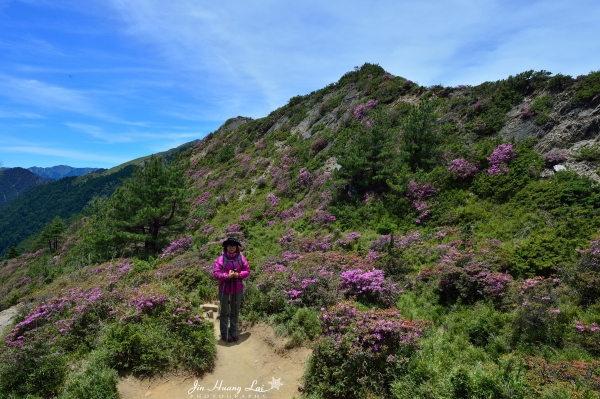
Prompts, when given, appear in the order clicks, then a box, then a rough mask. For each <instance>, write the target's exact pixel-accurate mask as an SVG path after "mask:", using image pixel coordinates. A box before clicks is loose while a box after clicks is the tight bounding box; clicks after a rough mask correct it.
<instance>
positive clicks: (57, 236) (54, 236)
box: [37, 216, 67, 252]
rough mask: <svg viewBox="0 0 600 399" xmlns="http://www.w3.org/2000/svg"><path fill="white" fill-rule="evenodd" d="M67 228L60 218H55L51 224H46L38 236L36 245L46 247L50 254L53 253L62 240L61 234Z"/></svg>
mask: <svg viewBox="0 0 600 399" xmlns="http://www.w3.org/2000/svg"><path fill="white" fill-rule="evenodd" d="M66 229H67V226H66V225H65V222H64V221H63V220H62V219H61V217H60V216H56V217H55V218H54V219H53V220H52V222H50V223H48V224H47V225H46V226H45V227H44V229H43V230H42V232H41V233H40V235H39V236H38V240H37V241H38V245H39V246H46V245H48V248H49V249H50V251H51V252H55V251H57V250H58V245H59V243H60V241H61V240H62V239H63V234H64V232H65V230H66Z"/></svg>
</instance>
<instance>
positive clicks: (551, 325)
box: [513, 277, 573, 347]
mask: <svg viewBox="0 0 600 399" xmlns="http://www.w3.org/2000/svg"><path fill="white" fill-rule="evenodd" d="M558 283H559V280H558V279H554V278H547V279H546V278H543V277H535V278H531V279H527V280H525V281H523V282H522V283H520V284H519V285H517V286H516V287H515V288H516V290H517V292H516V293H515V294H516V295H515V299H514V300H515V302H516V310H515V313H514V318H513V328H514V330H513V334H514V339H515V341H516V342H520V343H524V344H532V343H536V344H539V343H542V344H547V345H552V346H555V347H561V346H562V345H563V342H564V340H565V334H566V333H567V331H568V330H569V329H571V328H573V327H572V325H571V319H570V315H568V314H567V312H565V309H561V308H560V307H559V303H558V299H559V296H560V294H559V292H558V288H557V287H558Z"/></svg>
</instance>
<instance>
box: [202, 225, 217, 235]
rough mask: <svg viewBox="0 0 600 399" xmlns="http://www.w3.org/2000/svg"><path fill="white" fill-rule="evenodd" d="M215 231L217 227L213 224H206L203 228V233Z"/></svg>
mask: <svg viewBox="0 0 600 399" xmlns="http://www.w3.org/2000/svg"><path fill="white" fill-rule="evenodd" d="M213 231H215V228H214V227H213V226H211V225H206V226H205V227H204V228H203V229H202V234H210V233H212V232H213Z"/></svg>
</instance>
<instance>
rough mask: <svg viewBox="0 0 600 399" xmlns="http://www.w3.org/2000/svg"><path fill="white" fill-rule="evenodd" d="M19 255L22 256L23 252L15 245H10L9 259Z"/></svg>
mask: <svg viewBox="0 0 600 399" xmlns="http://www.w3.org/2000/svg"><path fill="white" fill-rule="evenodd" d="M19 256H21V252H19V250H18V249H17V248H15V247H14V246H13V247H10V249H9V250H8V259H13V258H17V257H19Z"/></svg>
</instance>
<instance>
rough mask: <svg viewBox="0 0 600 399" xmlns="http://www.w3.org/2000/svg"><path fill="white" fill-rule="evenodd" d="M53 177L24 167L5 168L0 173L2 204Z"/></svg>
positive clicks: (0, 198) (49, 180)
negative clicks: (38, 173)
mask: <svg viewBox="0 0 600 399" xmlns="http://www.w3.org/2000/svg"><path fill="white" fill-rule="evenodd" d="M51 181H52V179H49V178H44V177H41V176H38V175H37V174H35V173H33V172H31V171H29V170H27V169H23V168H9V169H4V170H3V171H2V174H1V175H0V206H3V205H6V204H8V203H9V202H11V201H12V200H14V199H15V198H17V197H18V196H19V195H21V194H23V193H24V192H26V191H28V190H29V189H32V188H33V187H36V186H39V185H41V184H47V183H49V182H51Z"/></svg>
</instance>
